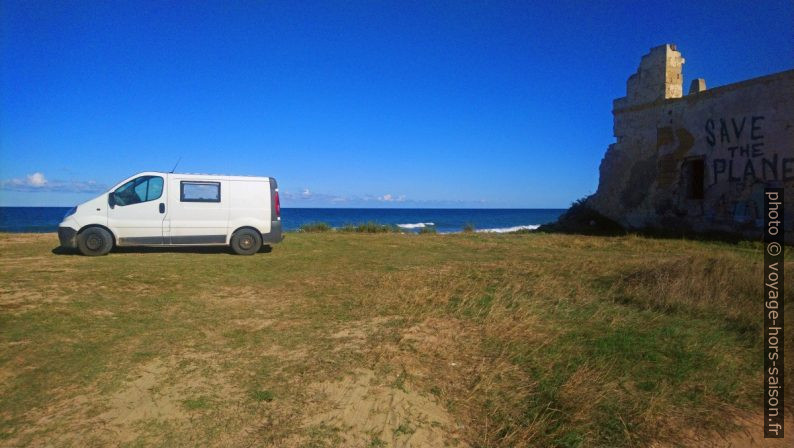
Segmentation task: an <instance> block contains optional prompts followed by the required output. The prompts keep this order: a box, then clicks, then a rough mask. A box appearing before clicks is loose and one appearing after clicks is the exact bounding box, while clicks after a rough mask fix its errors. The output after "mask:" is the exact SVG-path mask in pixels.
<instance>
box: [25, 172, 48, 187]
mask: <svg viewBox="0 0 794 448" xmlns="http://www.w3.org/2000/svg"><path fill="white" fill-rule="evenodd" d="M46 183H47V179H45V178H44V174H42V173H40V172H38V171H37V172H35V173H33V174H28V185H30V186H31V187H43V186H44V184H46Z"/></svg>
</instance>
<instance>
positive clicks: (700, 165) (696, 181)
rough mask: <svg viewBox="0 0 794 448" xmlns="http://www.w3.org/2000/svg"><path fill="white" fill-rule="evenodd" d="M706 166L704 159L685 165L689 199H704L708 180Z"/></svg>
mask: <svg viewBox="0 0 794 448" xmlns="http://www.w3.org/2000/svg"><path fill="white" fill-rule="evenodd" d="M705 174H706V164H705V162H704V161H703V159H702V158H699V159H692V160H687V161H686V162H685V163H684V175H685V176H686V181H687V197H688V198H689V199H703V196H704V191H705V185H704V184H705V180H706V175H705Z"/></svg>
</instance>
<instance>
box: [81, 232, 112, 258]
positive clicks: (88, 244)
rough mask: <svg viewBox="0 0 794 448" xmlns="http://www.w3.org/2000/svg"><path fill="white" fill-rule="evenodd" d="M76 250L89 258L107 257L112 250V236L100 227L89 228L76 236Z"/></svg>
mask: <svg viewBox="0 0 794 448" xmlns="http://www.w3.org/2000/svg"><path fill="white" fill-rule="evenodd" d="M77 248H78V249H80V253H82V254H83V255H87V256H89V257H95V256H99V255H107V253H108V252H110V249H112V248H113V236H112V235H111V234H110V232H108V231H107V230H105V229H103V228H101V227H89V228H87V229H85V230H83V231H82V232H80V234H79V235H77Z"/></svg>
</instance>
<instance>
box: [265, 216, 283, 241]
mask: <svg viewBox="0 0 794 448" xmlns="http://www.w3.org/2000/svg"><path fill="white" fill-rule="evenodd" d="M283 239H284V235H282V233H281V221H271V223H270V232H268V233H263V234H262V242H263V243H264V244H268V243H271V244H273V243H280V242H281V240H283Z"/></svg>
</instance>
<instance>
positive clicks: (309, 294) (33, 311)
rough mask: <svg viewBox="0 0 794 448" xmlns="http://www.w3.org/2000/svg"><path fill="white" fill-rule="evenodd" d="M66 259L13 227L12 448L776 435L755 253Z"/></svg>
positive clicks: (692, 247)
mask: <svg viewBox="0 0 794 448" xmlns="http://www.w3.org/2000/svg"><path fill="white" fill-rule="evenodd" d="M56 245H57V238H56V237H55V235H53V234H39V235H32V234H2V235H0V288H1V289H0V445H2V446H42V445H48V444H49V445H51V446H79V447H84V446H108V445H113V446H115V445H121V446H130V447H135V446H169V447H170V446H287V447H291V446H296V447H298V446H305V447H323V446H358V447H386V446H461V447H464V446H471V447H480V446H481V447H486V446H500V447H501V446H505V447H507V446H540V447H546V446H559V447H577V446H582V447H633V446H693V445H695V446H696V445H701V446H725V445H721V444H720V442H721V441H728V442H730V443H734V446H743V445H742V443H748V442H747V440H748V439H747V437H749V436H748V435H747V434H745V432H744V431H745V430H747V431H750V432H757V430H758V428H760V425H761V422H760V415H761V414H760V410H761V395H762V370H761V369H762V365H761V360H762V348H761V337H760V335H761V322H762V314H761V306H762V305H761V304H762V283H761V279H762V265H761V261H762V253H761V246H760V244H753V243H743V244H739V245H731V244H725V243H712V242H702V241H700V242H699V241H683V240H658V239H647V238H641V237H636V236H625V237H612V238H605V237H585V236H565V235H554V234H525V235H483V234H476V233H470V234H456V235H436V234H425V235H407V234H398V233H382V234H356V233H339V232H324V233H296V234H289V235H288V236H287V238H286V240H285V241H284V242H283V243H282V244H281V245H278V246H276V247H275V248H274V249H273V251H272V252H270V253H259V254H257V255H255V256H251V257H241V256H234V255H230V254H228V253H226V252H224V251H221V250H195V251H182V250H180V251H164V250H124V251H120V252H114V253H111V254H110V255H108V256H106V257H97V258H89V257H83V256H78V255H66V254H58V253H53V249H54V248H55V247H56ZM791 260H794V259H791ZM787 266H788V268H789V269H791V267H792V265H791V262H788V263H787ZM793 283H794V280H790V281H789V285H792V284H793ZM786 291H787V294H788V296H789V297H794V294H792V293H793V292H794V291H792V288H791V287H790V286H789V287H788V288H787V289H786ZM791 311H792V310H791V307H789V314H791ZM791 334H792V333H791V331H789V332H788V337H787V341H786V347H787V356H788V358H789V360H792V359H794V357H792V348H794V341H792V340H791ZM791 365H792V363H791V362H789V366H791ZM787 376H788V378H789V379H790V378H794V372H792V369H791V368H790V367H789V370H788V372H787ZM786 392H787V394H786V395H787V397H786V398H787V401H788V403H792V400H791V398H792V394H791V388H789V389H787V391H786ZM788 415H791V412H790V411H789V414H788ZM787 430H788V431H789V433H790V431H794V426H792V425H790V426H789V427H788V428H787ZM731 441H732V442H731ZM709 444H714V445H709ZM759 446H760V445H759Z"/></svg>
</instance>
